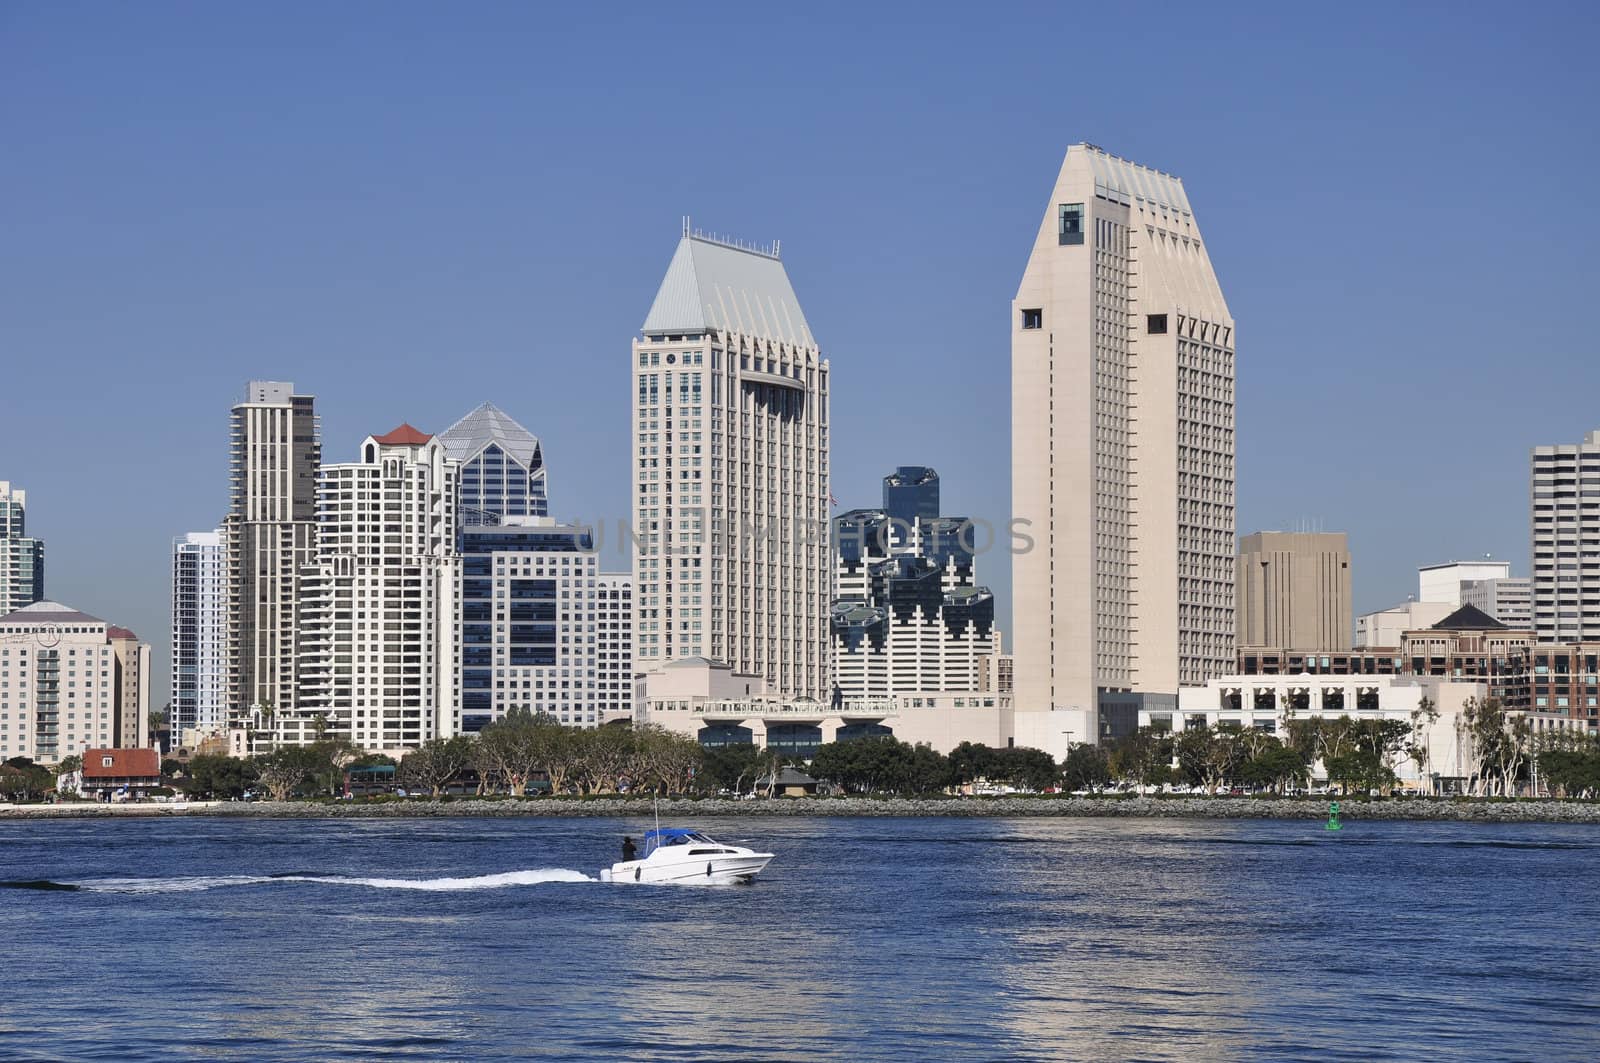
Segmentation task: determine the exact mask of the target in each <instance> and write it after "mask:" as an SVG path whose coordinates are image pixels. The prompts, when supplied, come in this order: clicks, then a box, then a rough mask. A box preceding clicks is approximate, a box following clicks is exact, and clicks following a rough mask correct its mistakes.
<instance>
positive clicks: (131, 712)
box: [0, 601, 150, 764]
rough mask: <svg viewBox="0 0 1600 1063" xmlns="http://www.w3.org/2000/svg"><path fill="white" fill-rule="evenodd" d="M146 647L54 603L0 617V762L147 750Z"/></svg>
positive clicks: (45, 760)
mask: <svg viewBox="0 0 1600 1063" xmlns="http://www.w3.org/2000/svg"><path fill="white" fill-rule="evenodd" d="M149 716H150V646H149V644H148V643H142V642H140V641H139V640H138V637H137V636H136V635H134V633H133V632H131V631H128V630H127V629H125V628H119V627H116V626H115V625H112V624H107V623H106V622H105V621H104V620H101V619H100V618H98V617H94V616H90V615H89V614H87V613H82V612H79V611H78V610H76V609H72V608H70V607H68V606H65V605H62V604H60V603H58V602H52V601H42V602H35V603H33V604H32V605H29V606H26V607H24V608H22V609H18V610H16V611H14V612H11V613H9V614H7V615H5V616H0V760H9V759H10V758H12V757H27V758H29V759H31V760H35V761H38V762H39V763H41V764H55V763H58V762H59V761H61V760H62V759H63V758H65V757H69V756H81V755H82V754H83V751H84V750H85V749H88V748H90V747H136V746H146V745H149V741H150V734H149V724H148V721H149Z"/></svg>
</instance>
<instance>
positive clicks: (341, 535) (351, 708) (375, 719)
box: [250, 424, 460, 752]
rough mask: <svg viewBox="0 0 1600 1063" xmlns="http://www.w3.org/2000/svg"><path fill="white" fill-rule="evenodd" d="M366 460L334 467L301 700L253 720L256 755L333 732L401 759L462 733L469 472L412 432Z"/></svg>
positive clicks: (324, 488)
mask: <svg viewBox="0 0 1600 1063" xmlns="http://www.w3.org/2000/svg"><path fill="white" fill-rule="evenodd" d="M358 453H359V459H358V460H356V461H353V462H341V463H334V464H327V465H323V466H322V469H321V473H320V476H319V478H318V485H317V537H316V539H317V553H316V561H315V563H314V564H311V565H308V566H306V568H305V569H304V571H303V572H302V573H301V575H300V582H301V585H302V600H301V601H300V603H299V605H300V613H299V633H300V657H301V661H300V691H299V697H298V699H297V702H296V704H295V705H294V708H293V710H292V711H287V712H285V711H280V712H277V713H275V714H273V715H272V716H271V717H265V716H257V717H256V718H255V719H253V720H252V721H251V723H250V732H251V735H252V747H253V748H254V749H261V748H271V747H272V746H274V745H277V744H281V743H290V744H304V743H307V742H311V741H315V740H316V739H318V738H321V737H323V736H324V735H327V736H333V737H339V738H346V739H348V740H350V741H352V742H354V743H355V744H356V745H358V746H360V747H361V748H363V749H367V750H373V751H385V752H400V751H404V750H407V749H415V748H416V747H417V746H419V745H421V744H422V743H423V742H426V741H428V740H429V739H431V738H438V737H449V736H450V735H453V734H455V733H456V732H457V730H458V728H459V718H458V715H457V712H456V707H455V706H456V702H455V686H454V680H455V638H456V618H457V615H458V609H457V600H456V596H457V593H458V591H459V578H460V559H459V557H458V555H457V553H456V536H457V531H458V523H457V515H456V498H457V491H456V482H457V476H458V475H459V473H460V466H459V465H458V464H457V463H456V462H455V461H454V459H452V458H450V457H449V456H448V454H447V453H446V450H445V447H444V446H443V445H442V444H441V443H439V442H438V441H437V440H435V439H434V438H433V437H432V436H430V435H428V434H427V433H426V432H421V431H418V430H417V429H416V428H413V427H412V426H411V425H409V424H402V425H401V426H400V427H398V428H396V429H394V430H393V431H392V432H388V433H385V434H382V435H372V436H368V437H367V438H366V439H364V440H363V441H362V442H361V446H360V450H359V452H358Z"/></svg>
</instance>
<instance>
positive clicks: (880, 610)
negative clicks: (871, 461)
mask: <svg viewBox="0 0 1600 1063" xmlns="http://www.w3.org/2000/svg"><path fill="white" fill-rule="evenodd" d="M975 534H976V532H975V529H974V526H973V524H972V523H971V522H970V521H969V520H967V519H966V518H965V517H942V516H940V514H939V474H938V473H936V472H934V471H933V470H932V469H929V468H925V467H923V466H902V467H901V468H899V469H897V470H896V471H895V472H894V473H892V474H890V475H889V476H886V477H884V480H883V508H882V509H876V510H870V509H857V510H851V511H850V512H848V513H844V514H841V515H840V516H838V517H837V518H835V519H834V543H835V570H834V601H833V614H832V621H831V626H832V633H833V647H832V649H833V666H834V683H835V684H836V686H837V687H838V688H839V690H840V691H841V692H842V694H843V695H844V697H846V698H862V697H883V696H888V695H892V694H908V693H910V692H912V691H919V692H929V691H947V692H952V693H955V692H959V693H977V692H978V690H979V688H980V676H979V671H980V667H981V661H982V659H983V658H984V657H986V656H988V655H990V654H993V653H995V652H996V651H998V650H999V648H1000V641H999V632H998V630H997V629H996V628H995V625H994V595H993V594H992V593H991V592H990V591H989V588H987V587H981V586H978V585H977V583H976V580H975V556H974V555H975V549H974V547H975V545H976V544H975V540H974V536H975Z"/></svg>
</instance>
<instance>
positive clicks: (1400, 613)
mask: <svg viewBox="0 0 1600 1063" xmlns="http://www.w3.org/2000/svg"><path fill="white" fill-rule="evenodd" d="M1455 608H1456V607H1455V606H1453V605H1451V604H1450V603H1449V602H1414V601H1413V602H1402V603H1400V604H1399V605H1392V606H1390V607H1389V608H1387V609H1379V610H1377V611H1376V612H1372V613H1363V614H1361V615H1360V616H1358V617H1356V645H1355V648H1356V649H1364V650H1367V649H1375V650H1384V649H1394V648H1397V647H1399V646H1400V644H1401V643H1403V642H1404V641H1405V637H1406V632H1407V631H1417V630H1420V629H1422V628H1425V627H1432V626H1433V625H1435V624H1437V623H1438V622H1439V621H1441V620H1443V619H1444V618H1445V617H1447V616H1449V615H1450V614H1451V613H1453V612H1455ZM1292 648H1294V649H1315V648H1316V647H1311V646H1304V647H1300V646H1297V647H1292Z"/></svg>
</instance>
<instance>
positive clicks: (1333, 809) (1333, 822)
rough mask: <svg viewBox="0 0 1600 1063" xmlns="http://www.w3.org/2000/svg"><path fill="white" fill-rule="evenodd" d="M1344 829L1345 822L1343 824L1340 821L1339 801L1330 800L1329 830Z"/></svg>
mask: <svg viewBox="0 0 1600 1063" xmlns="http://www.w3.org/2000/svg"><path fill="white" fill-rule="evenodd" d="M1343 829H1344V827H1343V824H1341V823H1340V822H1339V802H1337V801H1329V802H1328V830H1343Z"/></svg>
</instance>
